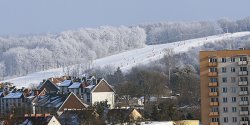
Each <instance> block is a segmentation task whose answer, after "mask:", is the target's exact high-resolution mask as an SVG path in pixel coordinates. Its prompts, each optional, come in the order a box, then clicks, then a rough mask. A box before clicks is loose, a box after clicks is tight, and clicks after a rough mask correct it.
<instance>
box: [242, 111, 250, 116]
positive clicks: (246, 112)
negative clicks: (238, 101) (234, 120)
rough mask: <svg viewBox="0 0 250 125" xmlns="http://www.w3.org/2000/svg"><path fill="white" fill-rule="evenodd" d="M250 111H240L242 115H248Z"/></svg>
mask: <svg viewBox="0 0 250 125" xmlns="http://www.w3.org/2000/svg"><path fill="white" fill-rule="evenodd" d="M248 114H249V111H240V115H248Z"/></svg>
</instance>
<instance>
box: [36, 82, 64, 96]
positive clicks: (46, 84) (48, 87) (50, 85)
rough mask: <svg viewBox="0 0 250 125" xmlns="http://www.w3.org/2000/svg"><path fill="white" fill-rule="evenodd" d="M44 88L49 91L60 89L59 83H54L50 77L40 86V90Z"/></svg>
mask: <svg viewBox="0 0 250 125" xmlns="http://www.w3.org/2000/svg"><path fill="white" fill-rule="evenodd" d="M44 88H45V89H46V91H47V92H48V93H51V92H57V91H58V90H59V89H58V87H57V85H55V84H53V83H52V82H51V81H50V80H49V79H48V80H46V81H45V82H43V83H42V85H41V86H39V87H38V89H39V90H43V89H44Z"/></svg>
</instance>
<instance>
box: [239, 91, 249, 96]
mask: <svg viewBox="0 0 250 125" xmlns="http://www.w3.org/2000/svg"><path fill="white" fill-rule="evenodd" d="M239 95H248V91H240V92H239Z"/></svg>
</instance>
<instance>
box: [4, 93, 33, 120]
mask: <svg viewBox="0 0 250 125" xmlns="http://www.w3.org/2000/svg"><path fill="white" fill-rule="evenodd" d="M0 100H1V105H0V107H1V110H0V111H1V113H0V114H1V115H3V116H8V115H9V114H12V113H14V114H20V115H21V114H24V113H30V112H31V111H32V110H31V100H32V98H30V97H29V98H28V97H25V96H24V94H23V92H20V91H12V92H10V93H8V94H7V95H6V96H3V95H1V99H0Z"/></svg>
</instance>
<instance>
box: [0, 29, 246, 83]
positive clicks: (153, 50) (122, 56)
mask: <svg viewBox="0 0 250 125" xmlns="http://www.w3.org/2000/svg"><path fill="white" fill-rule="evenodd" d="M247 35H250V32H237V33H227V34H221V35H214V36H209V37H204V38H198V39H190V40H185V41H179V42H173V43H167V44H159V45H147V46H145V47H143V48H140V49H134V50H130V51H126V52H122V53H119V54H115V55H112V56H107V57H104V58H100V59H95V60H93V62H92V64H91V65H90V67H92V68H95V67H97V68H98V67H105V66H107V65H110V66H113V67H120V68H121V69H122V70H123V71H128V70H129V69H130V68H132V67H133V66H136V65H139V64H147V63H149V62H151V61H155V60H158V59H160V58H162V57H163V56H164V50H165V49H168V48H169V49H173V51H174V52H175V53H181V52H185V51H187V50H188V49H190V48H192V47H196V46H200V45H203V44H204V43H213V42H217V41H219V40H225V39H229V38H239V37H243V36H247ZM83 65H85V64H83ZM76 67H77V66H76V65H74V66H71V67H68V68H67V69H66V68H56V69H51V70H46V71H41V72H35V73H31V74H28V75H26V76H22V77H17V78H13V79H8V80H4V81H3V82H12V83H14V85H16V86H17V87H22V86H24V87H27V86H29V85H30V84H31V83H33V84H38V83H39V82H41V81H42V80H43V79H46V78H48V77H55V76H61V75H64V74H67V73H68V72H70V70H72V69H74V68H76Z"/></svg>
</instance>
